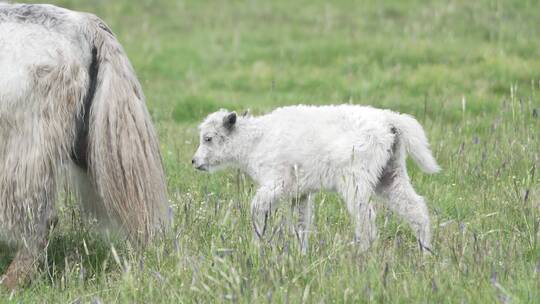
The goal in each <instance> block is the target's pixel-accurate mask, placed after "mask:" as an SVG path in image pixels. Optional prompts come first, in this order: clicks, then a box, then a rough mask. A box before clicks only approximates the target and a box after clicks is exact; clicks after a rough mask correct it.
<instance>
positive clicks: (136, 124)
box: [87, 16, 170, 243]
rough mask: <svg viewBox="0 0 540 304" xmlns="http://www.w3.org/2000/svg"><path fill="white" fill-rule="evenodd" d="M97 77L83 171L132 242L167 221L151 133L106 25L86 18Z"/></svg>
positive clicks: (127, 67)
mask: <svg viewBox="0 0 540 304" xmlns="http://www.w3.org/2000/svg"><path fill="white" fill-rule="evenodd" d="M87 31H88V32H87V35H88V36H89V40H90V42H91V45H93V47H94V49H95V52H96V61H97V81H96V87H95V93H94V98H93V100H92V106H91V110H90V118H89V126H90V127H89V143H88V145H89V147H88V149H89V155H88V162H89V173H90V176H91V179H92V180H93V181H94V184H95V187H96V190H97V193H98V194H99V196H100V197H101V199H102V200H103V204H104V207H105V209H106V211H107V213H108V214H109V216H111V217H112V218H113V219H115V220H116V221H117V222H118V223H119V224H120V225H121V226H122V227H123V228H124V229H125V230H126V231H127V232H128V234H129V235H130V237H131V239H132V240H134V241H136V242H137V243H146V242H147V241H149V240H150V239H151V238H152V237H153V236H155V235H156V233H157V232H159V231H160V229H162V228H164V227H167V226H168V225H169V221H170V215H169V204H168V199H167V193H166V183H165V176H164V172H163V167H162V163H161V155H160V150H159V143H158V140H157V134H156V132H155V130H154V127H153V125H152V122H151V119H150V115H149V113H148V110H147V108H146V105H145V101H144V95H143V92H142V89H141V86H140V84H139V81H138V80H137V77H136V75H135V72H134V71H133V68H132V66H131V64H130V62H129V60H128V58H127V56H126V54H125V53H124V50H123V49H122V46H121V45H120V44H119V43H118V41H117V40H116V39H115V37H114V36H113V34H112V32H111V31H110V30H109V29H108V27H107V26H106V25H105V24H104V23H103V22H102V21H101V20H100V19H99V18H97V17H95V16H90V17H89V23H88V28H87Z"/></svg>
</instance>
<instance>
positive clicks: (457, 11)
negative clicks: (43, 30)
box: [0, 0, 540, 303]
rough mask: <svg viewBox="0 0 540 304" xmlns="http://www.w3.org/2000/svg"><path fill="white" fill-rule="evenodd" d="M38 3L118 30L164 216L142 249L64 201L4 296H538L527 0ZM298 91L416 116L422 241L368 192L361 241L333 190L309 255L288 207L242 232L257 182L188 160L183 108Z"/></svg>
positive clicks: (252, 104)
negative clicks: (158, 156) (428, 230)
mask: <svg viewBox="0 0 540 304" xmlns="http://www.w3.org/2000/svg"><path fill="white" fill-rule="evenodd" d="M52 3H54V4H57V5H60V6H64V7H67V8H71V9H74V10H82V11H88V12H93V13H95V14H97V15H98V16H100V17H101V18H102V19H104V20H105V21H106V22H107V23H108V24H109V25H110V27H111V28H112V29H113V31H114V32H115V33H116V35H117V36H118V39H119V40H120V42H121V43H122V44H123V45H124V47H125V49H126V51H127V53H128V55H129V57H130V59H131V61H132V63H133V65H134V66H135V69H136V71H137V74H138V76H139V78H140V80H141V82H142V84H143V87H144V90H145V94H146V96H147V99H148V100H147V102H148V105H149V108H150V111H151V113H152V116H153V118H154V121H155V123H156V125H157V128H158V131H159V134H160V139H161V146H162V151H163V157H164V162H165V165H166V169H167V178H168V184H169V191H170V197H171V202H172V204H173V206H174V208H175V211H176V223H175V229H174V232H173V233H172V234H171V235H169V236H167V237H166V241H165V242H163V243H162V244H157V245H156V246H154V247H152V248H149V249H148V250H147V252H145V254H144V255H143V256H142V257H141V256H138V255H136V254H135V253H133V252H132V250H131V249H130V248H129V246H127V245H122V244H121V242H116V243H113V245H111V244H109V243H108V242H106V241H101V240H99V239H97V238H96V237H95V235H93V233H92V232H91V230H90V229H86V228H84V227H81V225H80V222H81V220H80V219H79V218H78V215H77V212H78V211H77V209H76V208H75V207H73V206H72V205H70V204H69V203H67V204H61V215H62V216H61V221H62V225H61V226H60V227H59V229H57V231H55V233H54V236H53V241H52V243H51V245H50V246H49V249H48V255H49V258H48V263H47V264H46V265H45V266H44V271H43V274H42V275H41V277H40V278H38V279H37V280H36V281H35V282H34V284H33V285H32V286H30V287H29V288H28V289H26V290H24V291H22V292H20V293H18V294H17V295H16V296H14V297H12V300H13V301H22V302H33V301H36V302H77V301H80V302H92V301H103V302H116V301H118V302H141V303H142V302H144V303H150V302H175V303H176V302H227V301H232V302H257V303H258V302H295V303H296V302H316V303H318V302H351V303H358V302H370V301H374V302H386V301H388V302H437V303H443V302H447V303H455V302H464V303H469V302H473V303H491V302H496V301H499V302H504V303H509V302H531V303H532V302H536V301H538V299H539V298H540V293H539V290H540V285H539V281H540V280H539V278H538V276H539V275H540V274H539V272H540V246H539V245H538V237H539V222H540V189H539V184H540V179H539V174H538V173H537V172H536V171H537V168H538V164H539V152H540V138H539V130H540V119H539V118H538V111H540V99H539V98H538V96H537V95H538V89H539V87H540V60H538V59H539V58H540V39H538V37H540V2H538V1H530V0H515V1H498V0H479V1H461V0H453V1H414V0H407V1H343V0H337V1H332V2H326V1H318V0H315V1H284V0H277V1H256V0H250V1H219V0H218V1H172V0H171V1H169V0H143V1H128V0H115V1H105V0H96V1H83V0H65V1H52ZM298 103H304V104H329V103H333V104H336V103H354V104H369V105H373V106H378V107H385V108H390V109H393V110H396V111H401V112H407V113H410V114H413V115H415V116H416V117H417V118H418V119H419V121H421V122H422V124H423V125H424V126H425V128H426V131H427V133H428V137H429V138H430V141H431V143H432V146H433V150H434V153H435V155H436V158H437V159H438V160H439V162H440V164H441V166H442V167H443V170H444V171H443V173H442V174H439V175H436V176H426V175H424V174H421V173H420V172H419V171H418V170H416V168H415V167H414V166H412V165H411V166H409V168H410V170H411V177H412V180H413V183H414V184H415V186H416V188H417V190H418V191H419V192H420V193H422V194H423V195H425V196H426V199H427V200H428V201H429V202H430V203H429V206H430V213H431V214H432V216H433V228H434V230H435V240H434V243H435V250H436V253H437V254H436V256H434V257H430V258H426V257H422V255H421V254H420V253H419V252H418V250H417V246H416V244H415V240H414V237H413V236H412V234H411V233H410V231H409V229H408V228H407V225H404V224H403V223H402V222H400V221H399V220H397V219H396V218H395V217H393V216H391V213H390V212H389V211H387V210H385V209H384V208H382V207H380V208H379V213H378V214H379V217H378V222H379V228H380V232H381V238H380V241H379V242H378V244H377V245H376V246H375V247H374V248H373V249H372V250H371V251H370V252H368V253H367V254H359V253H357V252H356V251H355V249H354V246H351V245H349V241H350V240H352V228H351V226H350V225H349V219H348V216H347V214H346V210H345V209H344V208H343V206H342V204H341V202H340V201H339V200H337V199H336V197H335V196H334V195H332V194H329V193H321V194H320V195H319V197H318V204H317V206H318V207H317V215H316V222H317V232H316V234H315V235H314V236H313V238H312V245H311V247H310V253H309V254H308V255H307V256H306V257H303V256H301V255H300V254H299V252H298V248H297V244H296V241H295V238H294V236H293V235H291V233H290V232H288V230H287V227H288V226H287V225H288V224H287V223H288V219H290V217H291V215H290V214H288V211H287V208H282V209H283V210H281V211H280V213H278V214H277V215H276V216H275V217H274V222H273V227H275V228H274V229H275V231H276V235H277V236H276V237H275V239H274V240H273V243H272V244H270V245H268V246H264V247H263V248H261V249H259V248H257V247H256V246H254V245H253V244H252V243H251V225H250V221H249V201H250V198H251V196H252V190H253V185H252V184H251V182H250V181H249V179H247V178H246V177H245V176H243V175H242V174H239V173H238V172H235V171H226V172H223V173H220V174H217V175H213V176H208V175H205V174H200V173H198V172H194V170H193V169H192V168H191V167H190V163H189V160H190V159H191V156H192V154H193V152H194V151H195V149H196V146H197V144H198V142H197V140H198V139H197V131H196V125H197V123H198V122H199V121H200V120H201V119H202V118H203V117H204V116H205V115H206V114H207V113H208V112H211V111H214V110H216V109H219V108H223V107H225V108H229V109H236V110H239V111H241V110H244V109H248V108H249V109H251V110H252V111H253V112H254V113H264V112H266V111H269V110H271V109H273V108H274V107H277V106H282V105H287V104H298ZM535 113H536V114H535ZM111 246H116V249H115V250H114V251H113V250H112V248H111ZM87 248H89V249H88V251H87ZM113 252H118V255H119V256H118V257H116V256H115V255H114V254H113ZM4 259H5V258H4V257H2V258H0V265H6V263H7V262H5V261H4ZM0 268H1V267H0ZM4 299H5V301H9V297H8V296H7V295H6V297H5V298H4ZM0 301H3V300H1V299H0Z"/></svg>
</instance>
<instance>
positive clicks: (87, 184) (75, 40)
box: [0, 3, 169, 289]
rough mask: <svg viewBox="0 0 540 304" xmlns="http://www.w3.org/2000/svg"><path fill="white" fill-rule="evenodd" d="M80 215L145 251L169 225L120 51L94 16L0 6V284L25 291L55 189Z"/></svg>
mask: <svg viewBox="0 0 540 304" xmlns="http://www.w3.org/2000/svg"><path fill="white" fill-rule="evenodd" d="M63 176H68V177H69V178H68V180H70V181H74V182H75V184H76V185H77V189H79V191H78V192H79V193H80V194H81V195H80V201H81V205H82V210H83V211H84V212H86V213H88V214H91V215H93V216H95V217H96V218H98V219H101V220H105V221H110V222H114V223H116V224H117V225H119V226H121V227H122V228H123V229H124V230H125V231H126V232H127V235H128V236H129V237H130V238H131V240H132V241H133V242H134V243H137V244H139V245H144V244H146V243H147V242H148V241H149V240H150V239H152V237H153V236H155V235H156V234H157V233H158V231H160V230H161V229H162V228H164V227H165V226H167V225H168V222H169V216H168V212H169V211H168V210H169V208H168V200H167V194H166V185H165V179H164V174H163V167H162V163H161V156H160V152H159V144H158V140H157V136H156V132H155V130H154V128H153V126H152V122H151V120H150V116H149V114H148V110H147V108H146V105H145V101H144V95H143V92H142V89H141V85H140V84H139V82H138V80H137V77H136V75H135V73H134V71H133V68H132V66H131V64H130V62H129V60H128V58H127V57H126V54H125V52H124V51H123V49H122V46H121V45H120V44H119V43H118V41H117V40H116V39H115V37H114V35H113V33H112V32H111V30H110V29H109V28H108V27H107V25H106V24H105V23H104V22H103V21H101V20H100V19H99V18H97V17H96V16H94V15H91V14H86V13H81V12H74V11H70V10H66V9H62V8H58V7H55V6H52V5H25V4H7V3H0V240H1V241H3V242H7V243H8V244H10V245H11V246H13V248H16V249H17V252H16V255H15V258H14V260H13V261H12V263H11V264H10V265H9V267H8V269H7V271H6V273H5V275H4V276H3V277H2V278H1V279H0V280H1V281H2V284H3V285H5V286H6V287H8V288H10V289H12V288H15V287H16V286H17V285H18V284H20V283H22V282H24V281H27V279H28V278H29V276H30V274H31V273H32V271H33V270H34V265H35V264H36V261H39V257H40V256H42V252H43V251H44V250H43V249H44V248H45V246H46V244H47V235H48V233H49V231H50V229H51V227H52V226H53V224H54V223H55V222H56V215H55V200H56V195H57V186H58V183H59V179H60V178H62V177H63Z"/></svg>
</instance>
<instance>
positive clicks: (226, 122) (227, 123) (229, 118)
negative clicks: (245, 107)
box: [223, 112, 236, 130]
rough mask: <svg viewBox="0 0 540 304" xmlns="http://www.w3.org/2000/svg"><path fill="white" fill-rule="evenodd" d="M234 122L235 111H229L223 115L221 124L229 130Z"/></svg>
mask: <svg viewBox="0 0 540 304" xmlns="http://www.w3.org/2000/svg"><path fill="white" fill-rule="evenodd" d="M235 124H236V112H231V113H229V114H227V115H226V116H225V117H223V126H224V127H225V129H227V130H231V129H232V128H233V127H234V125H235Z"/></svg>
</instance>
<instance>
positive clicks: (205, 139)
mask: <svg viewBox="0 0 540 304" xmlns="http://www.w3.org/2000/svg"><path fill="white" fill-rule="evenodd" d="M204 141H205V142H211V141H212V137H205V138H204Z"/></svg>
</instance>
